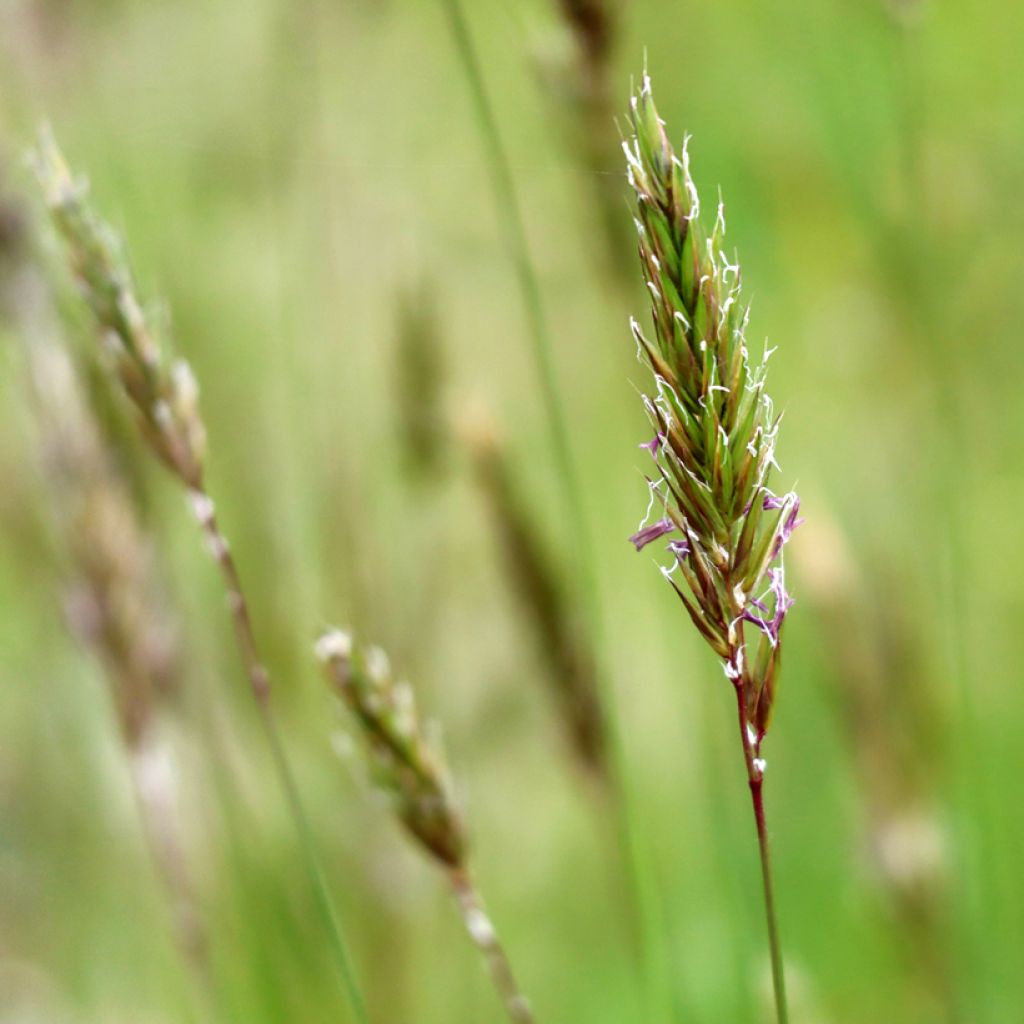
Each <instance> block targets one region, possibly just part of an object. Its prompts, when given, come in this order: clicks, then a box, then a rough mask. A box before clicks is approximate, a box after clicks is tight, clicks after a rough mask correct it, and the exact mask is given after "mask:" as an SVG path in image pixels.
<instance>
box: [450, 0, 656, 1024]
mask: <svg viewBox="0 0 1024 1024" xmlns="http://www.w3.org/2000/svg"><path fill="white" fill-rule="evenodd" d="M441 3H442V5H443V7H444V9H445V13H446V14H447V17H448V24H449V27H450V29H451V33H452V37H453V39H454V41H455V45H456V49H457V51H458V55H459V60H460V62H461V64H462V67H463V70H464V72H465V75H466V80H467V83H468V85H469V89H470V94H471V97H472V101H473V107H474V112H475V114H476V120H477V126H478V129H479V132H480V136H481V139H482V143H483V146H484V150H485V153H486V157H487V162H488V168H489V171H490V176H491V183H492V188H493V190H494V198H495V205H496V207H497V212H498V217H499V220H500V226H501V230H502V235H503V238H504V242H505V245H506V247H507V249H508V252H509V256H510V258H511V259H512V262H513V265H514V266H515V270H516V279H517V281H518V284H519V289H520V292H521V293H522V299H523V307H524V310H525V312H526V316H527V325H528V333H529V336H530V342H531V353H532V355H533V359H534V363H535V366H536V369H537V376H538V381H539V383H540V388H541V394H542V399H543V403H544V408H545V414H546V416H547V421H548V430H549V433H550V436H551V442H552V448H553V449H554V456H555V465H556V468H557V470H558V474H559V478H560V480H561V484H562V493H563V498H564V502H565V509H566V514H567V516H568V522H570V523H571V524H572V529H571V536H572V544H573V546H574V551H575V555H576V565H577V572H578V577H579V585H578V587H577V588H576V596H577V597H578V599H579V600H580V601H581V603H582V605H583V607H584V609H585V612H586V618H587V620H588V623H589V625H590V628H591V635H592V637H593V642H594V648H595V650H596V652H597V654H598V657H597V663H596V667H597V677H598V682H599V684H600V692H601V698H602V706H603V710H604V714H605V721H606V724H607V726H608V731H607V737H608V756H609V764H610V766H611V767H612V769H613V771H612V782H613V784H614V789H615V795H616V800H615V811H616V822H615V828H616V832H617V839H618V843H619V847H620V853H621V856H622V858H623V860H624V862H625V864H626V867H627V876H628V879H629V884H630V887H631V898H632V901H633V904H634V910H635V913H636V914H637V916H638V918H639V924H640V928H641V932H642V936H643V944H644V949H645V962H646V963H645V966H646V967H647V969H648V970H649V971H650V972H651V978H650V981H649V984H650V987H651V988H652V989H653V990H654V991H653V992H652V993H648V997H649V998H650V999H651V1000H653V1002H654V1003H655V1004H656V1005H658V1006H659V1011H658V1012H659V1013H661V1014H663V1015H664V1016H665V1017H666V1018H667V1017H671V1016H672V1011H671V1008H670V1007H669V1005H668V1004H669V1002H670V997H669V995H668V994H667V991H666V989H667V987H668V985H669V981H668V979H666V978H662V977H660V972H661V969H662V967H663V966H664V965H666V963H667V956H668V954H667V951H666V948H665V946H666V943H665V940H664V936H663V935H662V934H661V929H660V926H659V924H658V920H659V906H660V898H659V896H658V894H657V884H656V882H655V880H654V878H653V876H652V872H651V871H650V870H649V867H648V865H647V861H646V857H645V854H644V852H643V837H642V836H641V835H640V833H639V832H638V830H637V827H636V825H635V823H634V821H633V815H632V808H631V803H630V797H629V793H628V787H627V785H626V771H625V758H624V754H623V747H622V738H621V735H620V731H619V728H618V718H617V716H616V715H615V714H613V713H612V705H613V700H612V696H613V694H612V682H611V680H610V679H609V678H608V676H607V673H606V669H605V662H606V659H605V658H604V651H605V646H604V645H605V640H604V629H603V622H602V613H601V605H600V594H599V590H598V573H597V562H596V559H595V557H594V551H593V546H592V543H591V540H590V532H589V527H588V525H587V515H586V508H585V505H584V502H583V498H582V492H581V490H580V487H579V483H578V478H577V474H576V468H575V463H574V460H573V457H572V451H571V446H570V443H569V433H568V428H567V426H566V422H565V417H564V413H563V408H562V407H563V403H562V401H561V397H560V394H559V388H558V382H557V377H556V374H555V369H554V363H553V357H552V351H553V346H552V340H551V332H550V331H549V329H548V326H547V319H546V317H545V314H544V307H543V303H542V300H541V293H540V284H539V281H538V277H537V272H536V270H535V268H534V265H533V261H532V260H531V258H530V251H529V246H528V244H527V239H526V231H525V228H524V226H523V218H522V214H521V211H520V206H519V198H518V193H517V191H516V187H515V179H514V177H513V175H512V168H511V165H510V163H509V160H508V155H507V153H506V151H505V147H504V144H503V143H502V139H501V134H500V132H499V131H498V125H497V119H496V118H495V115H494V111H493V109H492V107H491V102H490V99H489V97H488V94H487V89H486V87H485V85H484V80H483V74H482V72H481V69H480V61H479V59H478V57H477V53H476V49H475V47H474V45H473V40H472V36H471V35H470V32H469V26H468V25H467V24H466V19H465V15H464V13H463V9H462V4H461V2H460V0H441Z"/></svg>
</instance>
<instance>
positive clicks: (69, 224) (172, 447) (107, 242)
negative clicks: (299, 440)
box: [33, 130, 206, 488]
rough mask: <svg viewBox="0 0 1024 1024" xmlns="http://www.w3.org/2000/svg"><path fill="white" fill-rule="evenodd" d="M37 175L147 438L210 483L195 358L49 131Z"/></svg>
mask: <svg viewBox="0 0 1024 1024" xmlns="http://www.w3.org/2000/svg"><path fill="white" fill-rule="evenodd" d="M33 163H34V166H35V171H36V176H37V177H38V179H39V182H40V185H41V186H42V189H43V196H44V198H45V201H46V205H47V208H48V209H49V212H50V216H51V219H52V221H53V224H54V226H55V227H56V229H57V232H58V234H59V235H60V236H61V238H62V239H63V240H64V243H65V245H66V247H67V252H68V258H69V262H70V265H71V270H72V273H73V274H74V277H75V279H76V281H77V283H78V286H79V288H80V289H81V292H82V295H83V297H84V298H85V301H86V303H87V305H88V307H89V310H90V311H91V313H92V315H93V318H94V320H95V322H96V327H97V330H98V332H99V335H100V338H101V339H102V342H103V346H104V349H105V352H106V355H107V358H108V359H109V360H110V363H111V366H112V368H113V371H114V373H115V375H116V376H117V379H118V381H119V382H120V384H121V387H122V389H123V391H124V392H125V394H126V396H127V398H128V400H129V401H130V403H131V405H132V407H133V408H134V410H135V413H136V416H137V418H138V421H139V425H140V428H141V431H142V434H143V436H144V438H145V440H146V443H147V444H148V445H149V446H150V447H151V448H152V449H153V451H154V452H155V453H156V454H157V456H158V457H159V458H160V459H161V461H162V462H164V463H165V464H166V465H167V466H168V467H169V468H170V469H171V470H172V471H173V472H174V473H175V474H176V475H177V476H179V477H180V478H181V479H182V480H183V481H184V483H185V484H186V485H187V486H189V487H191V488H200V487H201V486H202V476H203V458H204V454H205V449H206V432H205V429H204V426H203V421H202V419H201V417H200V415H199V408H198V388H197V386H196V382H195V378H194V377H193V375H192V372H191V369H190V368H189V366H188V364H187V363H185V362H184V361H183V360H180V359H173V358H171V357H169V355H168V352H167V350H166V348H165V346H163V345H161V344H160V342H159V340H158V339H157V337H156V336H155V334H154V332H153V328H152V326H151V323H150V321H149V319H148V318H147V317H146V315H145V313H144V312H143V309H142V306H141V305H140V303H139V300H138V298H137V295H136V291H135V285H134V282H133V279H132V273H131V269H130V267H129V265H128V262H127V260H126V259H125V256H124V251H123V246H122V244H121V240H120V238H119V237H118V236H117V233H116V232H115V231H114V230H113V229H112V228H111V227H110V225H109V224H106V223H105V222H104V221H102V220H101V219H100V218H99V217H98V216H97V215H96V213H95V212H94V211H93V209H92V208H91V206H90V205H89V203H88V198H87V197H88V189H87V186H86V185H85V184H84V183H83V182H76V181H74V180H73V178H72V176H71V172H70V171H69V169H68V166H67V163H66V162H65V160H64V157H63V155H62V154H61V152H60V149H59V148H58V147H57V143H56V142H55V141H54V138H53V136H52V135H51V134H50V132H49V131H47V130H44V131H42V132H41V133H40V137H39V143H38V146H37V149H36V151H35V153H34V154H33Z"/></svg>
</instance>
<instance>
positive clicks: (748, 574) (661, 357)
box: [623, 75, 802, 748]
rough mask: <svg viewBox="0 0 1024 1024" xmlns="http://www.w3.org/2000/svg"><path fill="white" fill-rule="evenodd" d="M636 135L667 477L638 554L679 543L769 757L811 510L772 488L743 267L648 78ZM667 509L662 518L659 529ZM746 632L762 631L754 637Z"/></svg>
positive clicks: (652, 445)
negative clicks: (703, 205) (794, 570)
mask: <svg viewBox="0 0 1024 1024" xmlns="http://www.w3.org/2000/svg"><path fill="white" fill-rule="evenodd" d="M629 123H630V127H631V129H632V131H631V137H630V138H629V139H628V140H626V141H625V142H624V143H623V149H624V151H625V155H626V161H627V175H628V179H629V183H630V185H631V186H632V188H633V191H634V193H635V197H636V228H637V234H638V236H639V253H640V262H641V265H642V268H643V273H644V280H645V283H646V285H647V290H648V293H649V295H650V299H651V306H650V308H651V320H652V322H653V327H654V331H653V337H652V338H648V336H647V335H646V334H645V333H644V331H643V330H642V329H641V327H640V325H639V324H638V323H637V322H636V321H635V320H634V321H632V322H631V328H632V332H633V337H634V340H635V341H636V344H637V349H638V353H643V356H644V358H645V360H646V362H647V363H648V365H649V366H650V368H651V371H652V372H653V374H654V386H653V389H652V391H651V392H650V393H649V394H648V395H646V396H645V397H644V405H645V407H646V409H647V412H648V415H649V416H650V419H651V423H652V426H653V428H654V438H653V439H652V440H651V441H650V442H645V443H644V444H643V445H642V446H641V447H644V448H647V449H648V451H650V453H651V455H652V457H653V458H654V461H655V465H656V466H657V474H656V475H655V476H654V478H653V479H649V480H648V486H649V488H650V495H651V499H652V500H651V504H650V506H649V512H648V516H647V517H645V520H644V522H643V523H641V525H640V528H639V529H638V530H637V532H636V533H634V534H633V535H632V536H631V537H630V540H631V542H632V543H633V544H634V545H635V546H636V548H637V550H638V551H639V550H641V549H642V548H644V547H645V546H646V545H648V544H650V543H652V542H654V541H656V540H659V539H660V538H661V537H663V536H667V537H668V538H669V541H668V550H669V553H670V554H671V555H672V560H671V563H670V564H669V565H668V566H667V567H666V568H664V569H663V572H664V574H665V576H666V577H667V578H668V580H669V582H670V583H671V584H672V586H673V587H674V588H675V590H676V593H677V594H678V595H679V597H680V599H681V600H682V602H683V604H684V605H685V606H686V610H687V612H688V613H689V615H690V617H691V619H692V620H693V622H694V624H695V625H696V626H697V628H698V629H699V630H700V632H701V634H702V635H703V636H704V637H705V639H706V640H707V641H708V643H709V644H710V645H711V647H712V648H713V649H714V650H715V652H716V653H717V654H718V655H719V656H720V657H721V658H722V659H723V661H724V662H725V667H726V674H727V675H728V677H729V678H730V680H732V681H733V683H734V685H736V686H737V687H738V688H740V689H741V690H742V696H743V703H744V706H745V709H746V715H747V719H748V721H749V722H750V723H751V725H752V728H753V731H754V735H755V741H754V746H755V748H757V747H759V745H760V741H761V739H762V737H763V736H764V732H765V730H766V729H767V726H768V722H769V718H770V715H771V710H772V704H773V701H774V694H775V678H776V672H777V668H778V652H779V640H780V630H781V628H782V622H783V619H784V618H785V615H786V612H787V611H788V610H789V608H790V606H791V605H792V603H793V601H792V598H791V597H790V596H789V595H788V593H787V592H786V589H785V576H784V573H783V570H782V566H781V554H782V548H783V546H784V545H785V543H786V542H787V541H788V540H789V538H790V535H791V534H792V532H793V530H794V529H795V528H796V527H797V526H799V524H800V522H802V520H800V519H799V518H798V513H799V507H800V502H799V499H798V498H797V496H796V495H795V494H793V493H789V494H786V495H783V496H781V497H779V496H776V495H775V494H774V493H773V492H772V491H771V490H770V489H769V485H768V478H769V475H770V473H771V471H772V469H773V467H774V466H775V441H776V436H777V433H778V426H779V417H778V416H777V415H776V414H775V413H774V411H773V408H772V403H771V401H770V399H769V398H768V395H767V394H766V392H765V371H766V364H767V358H768V355H769V353H768V352H766V353H765V356H764V358H763V359H761V360H760V361H757V362H755V361H753V360H751V358H750V355H749V352H748V349H747V345H746V341H745V338H744V331H745V328H746V325H747V320H748V315H749V310H748V307H747V305H746V304H745V303H744V302H743V300H742V297H741V293H740V269H739V265H738V264H737V263H736V261H735V260H734V259H733V260H730V258H729V257H728V256H727V255H726V253H725V250H724V248H723V240H724V236H725V213H724V207H723V206H722V205H721V203H719V206H718V210H717V214H716V216H715V221H714V226H713V228H712V230H711V232H710V233H708V232H707V231H706V230H705V229H704V228H703V227H702V225H701V223H700V219H699V214H700V200H699V198H698V195H697V189H696V187H695V185H694V183H693V179H692V178H691V177H690V172H689V157H688V154H687V147H686V142H684V144H683V148H682V150H681V152H679V153H678V154H677V153H676V152H675V151H674V150H673V149H672V146H671V144H670V143H669V140H668V136H667V135H666V133H665V128H664V124H663V122H662V121H661V119H660V118H659V117H658V113H657V110H656V109H655V106H654V101H653V98H652V96H651V85H650V80H649V79H648V78H647V76H646V75H645V76H644V79H643V85H642V88H641V89H640V92H639V94H638V95H637V96H634V97H633V100H632V108H631V111H630V115H629ZM687 141H688V140H687ZM656 506H660V507H661V510H662V516H661V518H659V519H657V520H656V521H654V522H652V523H650V524H648V519H649V518H650V511H651V510H652V509H653V508H655V507H656ZM744 624H747V625H750V626H752V627H754V628H755V629H756V630H757V631H758V632H756V633H754V632H753V631H748V633H751V634H752V635H745V633H744Z"/></svg>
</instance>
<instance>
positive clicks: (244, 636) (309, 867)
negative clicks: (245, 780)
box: [189, 489, 369, 1024]
mask: <svg viewBox="0 0 1024 1024" xmlns="http://www.w3.org/2000/svg"><path fill="white" fill-rule="evenodd" d="M189 497H190V498H191V503H192V510H193V512H194V514H195V517H196V521H197V522H198V523H199V527H200V529H201V530H202V532H203V536H204V538H205V540H206V546H207V548H208V549H209V552H210V554H211V555H212V556H213V560H214V561H215V562H216V564H217V568H218V569H219V570H220V575H221V579H222V581H223V583H224V589H225V591H226V593H227V597H228V608H229V610H230V612H231V621H232V624H233V625H234V629H235V639H236V641H237V643H238V650H239V653H240V655H241V657H242V662H243V664H244V666H245V671H246V674H247V675H248V677H249V687H250V689H251V690H252V694H253V697H254V698H255V700H256V706H257V708H258V709H259V713H260V723H261V725H262V726H263V731H264V733H265V734H266V736H267V742H268V743H269V745H270V751H271V756H272V758H273V761H274V768H275V770H276V772H277V775H278V780H279V782H280V784H281V789H282V790H283V792H284V798H285V803H286V804H287V805H288V810H289V813H290V814H291V816H292V819H293V821H294V823H295V828H296V831H297V832H298V834H299V846H300V848H301V850H302V856H303V862H304V864H305V867H306V872H307V874H308V875H309V880H310V882H311V884H312V886H313V891H314V894H315V896H316V903H317V907H318V909H319V911H320V916H321V918H322V920H323V924H324V927H325V928H326V929H327V933H328V936H329V938H330V942H331V948H332V952H333V954H334V961H335V964H336V966H337V969H338V973H339V975H340V976H341V980H342V983H343V985H344V988H345V991H346V993H347V995H348V999H349V1003H350V1005H351V1007H352V1012H353V1015H354V1016H355V1019H356V1020H357V1021H358V1022H359V1024H368V1022H369V1017H368V1015H367V1011H366V1003H365V1001H364V999H363V996H362V993H361V992H360V990H359V985H358V983H357V982H356V978H355V973H354V971H353V969H352V960H351V956H350V954H349V951H348V946H347V944H346V942H345V937H344V934H343V932H342V930H341V922H340V921H339V919H338V915H337V912H336V911H335V909H334V902H333V900H332V898H331V894H330V890H329V888H328V886H327V879H326V877H325V875H324V871H323V866H322V865H321V863H320V858H319V855H318V854H317V851H316V845H315V842H314V840H313V831H312V829H311V828H310V825H309V818H308V816H307V815H306V811H305V807H304V806H303V803H302V798H301V796H300V794H299V787H298V785H297V784H296V781H295V775H294V772H293V771H292V767H291V762H290V761H289V759H288V753H287V750H286V749H285V745H284V741H283V740H282V738H281V733H280V730H279V729H278V727H277V719H276V718H275V716H274V714H273V711H272V708H271V706H270V676H269V674H268V673H267V669H266V666H265V665H264V664H263V662H262V661H261V660H260V657H259V649H258V647H257V645H256V635H255V633H254V632H253V628H252V616H251V614H250V612H249V603H248V601H247V600H246V598H245V592H244V591H243V589H242V581H241V577H240V576H239V574H238V567H237V566H236V565H235V560H234V558H233V556H232V554H231V549H230V548H229V546H228V542H227V539H226V538H225V536H224V534H223V533H222V532H221V530H220V526H219V525H218V523H217V516H216V512H215V508H214V504H213V500H212V499H211V498H210V496H209V495H208V494H207V493H206V491H205V490H202V489H193V490H192V491H190V494H189Z"/></svg>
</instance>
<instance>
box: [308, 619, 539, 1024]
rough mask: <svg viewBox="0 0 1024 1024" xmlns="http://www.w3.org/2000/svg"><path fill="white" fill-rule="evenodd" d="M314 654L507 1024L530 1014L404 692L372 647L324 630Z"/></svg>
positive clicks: (529, 1021)
mask: <svg viewBox="0 0 1024 1024" xmlns="http://www.w3.org/2000/svg"><path fill="white" fill-rule="evenodd" d="M316 655H317V658H318V660H319V661H320V663H321V664H322V665H323V668H324V672H325V673H326V676H327V681H328V683H329V684H330V686H331V688H332V690H333V691H334V692H335V693H336V694H337V695H338V696H339V697H340V698H341V700H342V701H343V702H344V704H345V705H346V707H347V708H348V709H349V711H350V712H351V714H352V716H353V719H354V722H355V725H356V726H357V729H358V732H359V734H360V740H361V745H362V748H363V750H364V751H365V754H366V760H367V764H368V766H369V769H370V772H371V775H372V777H373V779H374V781H375V782H376V783H377V784H378V785H379V786H380V787H381V788H382V789H383V790H384V791H385V792H387V793H388V795H389V796H390V797H391V800H392V803H393V806H394V810H395V814H396V815H397V817H398V819H399V820H400V821H401V823H402V825H403V826H404V827H405V829H406V832H407V833H408V834H409V836H410V837H411V838H412V839H413V840H414V841H415V843H416V844H417V845H418V846H419V847H420V849H422V850H423V851H424V852H425V853H426V854H427V855H428V856H429V857H430V858H431V859H432V860H433V861H434V863H435V864H437V865H438V866H439V867H440V868H441V870H442V871H443V872H444V873H445V876H446V878H447V880H448V883H449V885H450V886H451V888H452V892H453V894H454V896H455V898H456V901H457V902H458V905H459V909H460V911H461V913H462V920H463V924H464V925H465V927H466V932H467V934H468V935H469V937H470V939H471V941H472V942H473V944H474V945H475V946H476V947H477V949H478V950H479V951H480V953H481V956H482V957H483V959H484V962H485V964H486V966H487V969H488V973H489V974H490V977H491V981H492V982H493V984H494V987H495V990H496V991H497V992H498V995H499V996H500V998H501V1001H502V1005H503V1006H504V1007H505V1010H506V1012H507V1014H508V1017H509V1019H510V1020H511V1021H513V1022H514V1024H533V1021H534V1016H533V1011H532V1010H531V1009H530V1004H529V1003H528V1002H527V1000H526V998H525V996H524V995H523V993H522V990H521V989H520V987H519V984H518V982H517V981H516V978H515V975H514V974H513V973H512V966H511V964H510V963H509V959H508V956H507V954H506V953H505V949H504V947H503V945H502V943H501V940H500V939H499V937H498V933H497V931H496V930H495V928H494V925H493V924H492V923H491V919H490V918H489V917H488V915H487V913H486V911H485V910H484V905H483V901H482V899H481V898H480V893H479V891H478V890H477V888H476V885H475V883H474V882H473V879H472V875H471V873H470V869H469V857H468V844H467V842H466V835H465V830H464V828H463V824H462V816H461V814H460V813H459V810H458V808H457V807H456V804H455V798H454V795H453V793H452V787H451V782H450V776H449V772H448V765H447V762H446V759H445V756H444V751H443V749H442V747H441V744H440V741H439V739H438V738H437V737H432V738H430V739H428V737H427V731H426V729H425V728H424V725H423V724H422V722H421V721H420V717H419V715H418V713H417V710H416V703H415V698H414V696H413V691H412V688H411V687H410V686H409V684H408V683H406V682H396V681H395V679H394V677H393V675H392V673H391V666H390V663H389V661H388V658H387V656H386V655H385V654H384V652H383V651H382V650H381V649H380V648H379V647H369V648H366V649H363V648H361V647H359V646H358V645H356V644H355V642H354V641H353V639H352V636H351V635H350V634H348V633H343V632H342V631H341V630H337V629H332V630H328V631H327V632H325V633H324V634H323V635H322V636H321V637H320V639H319V640H318V641H317V644H316Z"/></svg>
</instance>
